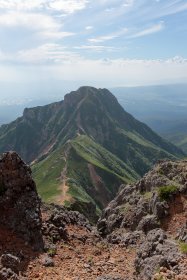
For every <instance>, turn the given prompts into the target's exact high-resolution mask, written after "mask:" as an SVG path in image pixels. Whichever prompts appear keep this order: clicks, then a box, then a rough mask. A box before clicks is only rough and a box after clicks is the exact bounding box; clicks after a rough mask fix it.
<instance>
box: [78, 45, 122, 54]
mask: <svg viewBox="0 0 187 280" xmlns="http://www.w3.org/2000/svg"><path fill="white" fill-rule="evenodd" d="M74 49H77V50H88V51H89V50H90V51H96V52H103V51H107V52H111V51H116V50H118V48H115V47H110V46H102V45H83V46H76V47H74Z"/></svg>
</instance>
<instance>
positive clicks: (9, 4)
mask: <svg viewBox="0 0 187 280" xmlns="http://www.w3.org/2000/svg"><path fill="white" fill-rule="evenodd" d="M87 3H88V0H0V9H4V10H19V11H21V10H22V11H28V10H30V11H31V10H39V9H51V10H54V11H59V12H64V13H68V14H71V13H74V12H76V11H80V10H82V9H84V8H85V7H86V5H87Z"/></svg>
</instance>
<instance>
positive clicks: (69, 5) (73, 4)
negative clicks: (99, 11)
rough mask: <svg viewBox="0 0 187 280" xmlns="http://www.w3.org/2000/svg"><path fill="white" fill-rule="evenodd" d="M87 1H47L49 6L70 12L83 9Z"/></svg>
mask: <svg viewBox="0 0 187 280" xmlns="http://www.w3.org/2000/svg"><path fill="white" fill-rule="evenodd" d="M87 3H88V1H87V0H54V1H50V2H49V8H51V9H53V10H56V11H60V12H65V13H67V14H72V13H74V12H76V11H80V10H83V9H84V8H85V7H86V4H87Z"/></svg>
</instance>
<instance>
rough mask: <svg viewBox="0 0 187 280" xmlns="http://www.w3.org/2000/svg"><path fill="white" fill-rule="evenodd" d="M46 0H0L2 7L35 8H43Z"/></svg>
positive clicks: (11, 8)
mask: <svg viewBox="0 0 187 280" xmlns="http://www.w3.org/2000/svg"><path fill="white" fill-rule="evenodd" d="M45 2H46V1H45V0H0V9H7V10H33V9H39V8H41V7H42V6H43V5H44V3H45Z"/></svg>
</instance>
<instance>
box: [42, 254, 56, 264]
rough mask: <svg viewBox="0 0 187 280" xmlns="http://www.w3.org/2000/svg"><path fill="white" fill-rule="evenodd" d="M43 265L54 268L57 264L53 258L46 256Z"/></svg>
mask: <svg viewBox="0 0 187 280" xmlns="http://www.w3.org/2000/svg"><path fill="white" fill-rule="evenodd" d="M42 265H43V266H45V267H53V266H54V265H55V264H54V261H53V259H52V258H50V257H48V256H46V257H44V258H43V260H42Z"/></svg>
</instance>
